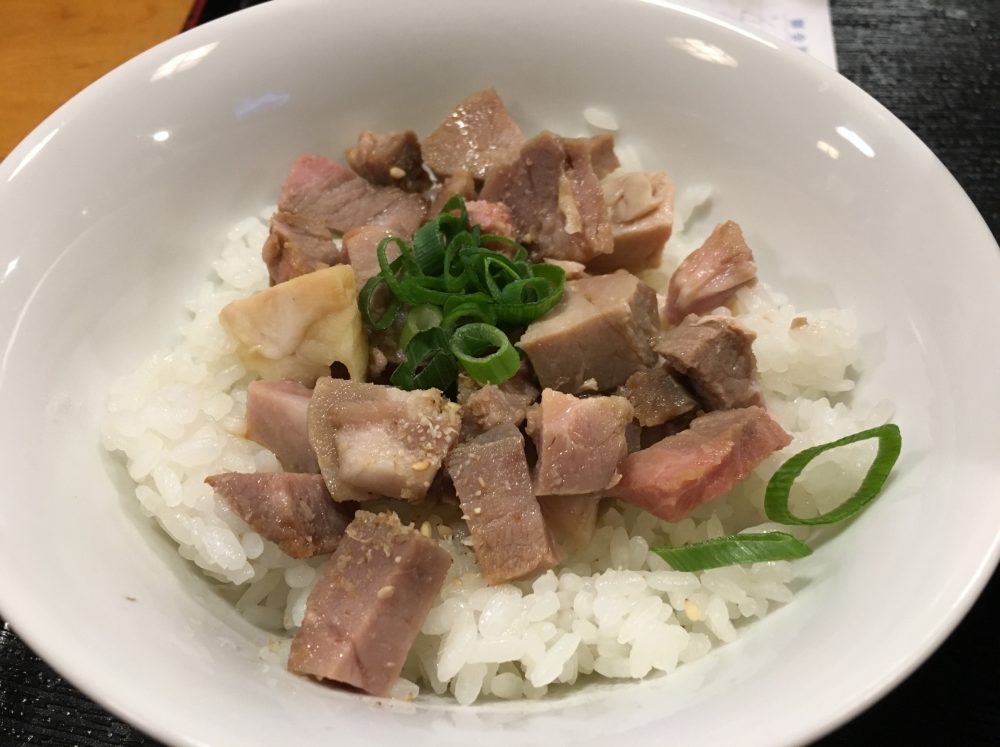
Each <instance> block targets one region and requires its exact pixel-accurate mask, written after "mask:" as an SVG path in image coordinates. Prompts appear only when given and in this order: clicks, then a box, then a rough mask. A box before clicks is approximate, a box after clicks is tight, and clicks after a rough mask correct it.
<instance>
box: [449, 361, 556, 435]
mask: <svg viewBox="0 0 1000 747" xmlns="http://www.w3.org/2000/svg"><path fill="white" fill-rule="evenodd" d="M538 395H539V389H538V387H537V386H536V385H535V382H534V381H533V376H532V374H531V370H530V367H529V366H528V365H527V364H526V363H522V364H521V368H520V370H518V372H517V373H515V374H514V375H513V376H512V377H510V378H509V379H507V380H506V381H505V382H503V383H502V384H499V385H496V384H486V385H485V386H479V385H478V384H476V383H475V382H474V381H473V380H472V379H471V378H469V376H467V375H466V374H464V373H460V374H459V375H458V402H459V404H460V405H461V408H462V409H461V415H462V433H463V438H468V437H469V436H478V435H479V434H480V433H483V432H485V431H488V430H490V429H491V428H496V427H497V426H498V425H504V424H506V423H510V424H511V425H521V423H523V422H524V419H525V417H526V416H527V412H528V408H529V407H530V406H531V405H532V404H533V403H534V402H537V401H538Z"/></svg>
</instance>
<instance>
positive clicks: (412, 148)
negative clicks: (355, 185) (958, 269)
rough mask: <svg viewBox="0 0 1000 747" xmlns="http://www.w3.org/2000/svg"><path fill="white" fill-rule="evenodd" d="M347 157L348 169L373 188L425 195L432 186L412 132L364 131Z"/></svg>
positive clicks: (349, 150) (418, 145) (418, 144)
mask: <svg viewBox="0 0 1000 747" xmlns="http://www.w3.org/2000/svg"><path fill="white" fill-rule="evenodd" d="M346 157H347V163H348V165H349V166H350V167H351V168H352V169H354V171H355V172H356V173H357V174H358V175H359V176H361V177H364V178H365V179H367V180H368V181H369V182H370V183H372V184H375V185H379V186H383V187H384V186H390V185H391V186H394V187H400V188H402V189H404V190H406V191H407V192H423V191H424V190H425V189H427V188H428V187H430V186H431V179H430V176H429V175H428V174H427V172H426V171H424V160H423V158H421V156H420V143H419V142H417V136H416V134H414V132H413V130H407V131H406V132H372V131H371V130H364V131H363V132H362V133H361V134H360V135H358V142H357V145H355V146H354V147H353V148H349V149H348V151H347V154H346Z"/></svg>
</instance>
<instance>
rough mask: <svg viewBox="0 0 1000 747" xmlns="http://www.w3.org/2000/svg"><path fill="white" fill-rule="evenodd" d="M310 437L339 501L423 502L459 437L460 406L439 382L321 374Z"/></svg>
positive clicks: (315, 393)
mask: <svg viewBox="0 0 1000 747" xmlns="http://www.w3.org/2000/svg"><path fill="white" fill-rule="evenodd" d="M308 422H309V443H310V444H311V445H312V447H313V450H314V451H315V452H316V457H317V460H318V461H319V468H320V472H321V473H322V475H323V477H324V478H325V479H326V484H327V486H328V487H329V488H330V493H331V495H333V497H334V499H335V500H337V501H345V500H365V499H367V498H370V497H373V496H386V497H388V498H399V499H401V500H404V501H419V500H421V499H423V497H424V496H425V495H426V494H427V489H428V488H429V487H430V484H431V481H432V480H433V479H434V476H435V475H436V474H437V472H438V469H440V467H441V462H442V461H443V460H444V457H445V454H447V453H448V450H449V449H450V448H451V447H452V445H453V444H454V443H455V441H456V440H457V439H458V432H459V424H460V421H459V417H458V405H456V404H454V403H452V402H448V401H447V400H445V399H444V397H442V396H441V393H440V392H439V391H437V390H436V389H429V390H416V391H412V392H405V391H403V390H401V389H395V388H393V387H390V386H381V385H378V384H361V383H358V382H356V381H345V380H343V379H331V378H322V379H320V380H319V381H317V382H316V389H315V391H314V392H313V398H312V401H311V402H310V403H309V420H308Z"/></svg>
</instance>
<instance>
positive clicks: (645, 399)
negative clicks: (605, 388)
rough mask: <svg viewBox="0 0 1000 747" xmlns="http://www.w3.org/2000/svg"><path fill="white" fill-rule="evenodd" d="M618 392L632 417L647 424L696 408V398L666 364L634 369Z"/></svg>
mask: <svg viewBox="0 0 1000 747" xmlns="http://www.w3.org/2000/svg"><path fill="white" fill-rule="evenodd" d="M618 394H619V395H620V396H622V397H624V398H625V399H627V400H628V401H629V403H631V405H632V410H633V411H634V412H635V419H636V420H637V421H639V425H641V426H643V427H646V428H648V427H650V426H654V425H663V424H664V423H667V422H670V421H671V420H673V419H674V418H679V417H680V416H681V415H686V414H687V413H689V412H694V411H695V410H697V409H698V402H697V401H696V400H695V399H694V398H693V397H692V396H691V395H690V394H689V393H688V390H687V389H685V388H684V385H683V384H681V383H680V382H679V381H677V379H676V378H675V377H674V376H673V374H671V373H670V371H668V370H667V368H666V367H665V366H657V367H656V368H650V369H647V370H645V371H636V372H635V373H634V374H632V375H631V376H629V377H628V381H626V382H625V384H624V385H623V386H621V387H619V389H618Z"/></svg>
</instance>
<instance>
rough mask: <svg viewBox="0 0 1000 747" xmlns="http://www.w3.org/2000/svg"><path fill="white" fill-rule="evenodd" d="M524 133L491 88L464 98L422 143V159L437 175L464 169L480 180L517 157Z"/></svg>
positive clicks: (454, 172)
mask: <svg viewBox="0 0 1000 747" xmlns="http://www.w3.org/2000/svg"><path fill="white" fill-rule="evenodd" d="M523 144H524V133H523V132H521V128H520V127H518V126H517V122H515V121H514V119H513V118H512V117H511V116H510V113H509V112H508V111H507V108H506V107H505V106H504V105H503V101H501V100H500V97H499V96H498V95H497V92H496V91H495V90H493V89H492V88H487V89H485V90H483V91H477V92H476V93H473V94H472V95H471V96H468V97H466V98H464V99H463V100H462V101H461V102H459V104H458V106H456V107H455V109H454V110H453V111H452V112H451V113H450V114H449V115H448V116H447V117H446V118H445V120H444V122H442V123H441V124H440V125H439V126H438V128H437V129H436V130H434V132H432V133H431V134H430V135H428V136H427V137H426V138H424V141H423V143H422V147H423V153H424V161H425V162H426V163H427V165H428V166H430V167H431V169H432V170H433V171H434V173H435V174H437V175H438V176H439V177H446V176H451V175H452V174H456V173H458V172H460V171H467V172H468V173H470V174H472V176H474V177H475V178H476V179H482V178H483V177H485V176H486V172H488V171H489V170H490V169H491V168H493V167H494V166H496V165H498V164H501V163H507V162H508V161H512V160H514V159H515V158H516V157H517V153H518V151H519V150H520V148H521V145H523Z"/></svg>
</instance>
